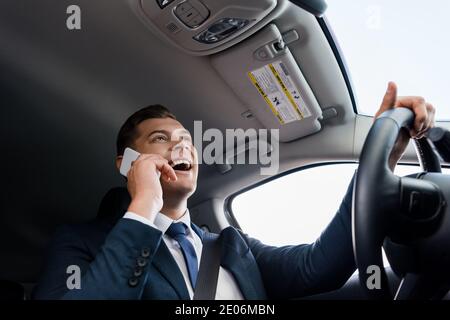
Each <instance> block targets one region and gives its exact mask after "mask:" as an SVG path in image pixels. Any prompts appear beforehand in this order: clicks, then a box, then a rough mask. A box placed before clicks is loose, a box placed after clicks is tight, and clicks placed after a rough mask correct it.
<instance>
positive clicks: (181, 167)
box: [170, 159, 192, 171]
mask: <svg viewBox="0 0 450 320" xmlns="http://www.w3.org/2000/svg"><path fill="white" fill-rule="evenodd" d="M170 166H171V167H172V168H173V169H174V170H177V171H189V170H191V169H192V163H191V162H190V161H189V160H187V159H177V160H173V161H171V162H170Z"/></svg>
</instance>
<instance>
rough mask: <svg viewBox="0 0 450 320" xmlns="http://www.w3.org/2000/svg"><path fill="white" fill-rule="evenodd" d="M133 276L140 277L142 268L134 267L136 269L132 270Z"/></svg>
mask: <svg viewBox="0 0 450 320" xmlns="http://www.w3.org/2000/svg"><path fill="white" fill-rule="evenodd" d="M133 275H134V276H135V277H140V276H141V275H142V268H140V267H136V268H135V269H134V273H133Z"/></svg>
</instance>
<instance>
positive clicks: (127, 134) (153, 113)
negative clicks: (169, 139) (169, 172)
mask: <svg viewBox="0 0 450 320" xmlns="http://www.w3.org/2000/svg"><path fill="white" fill-rule="evenodd" d="M153 118H172V119H175V120H176V118H175V116H174V115H173V113H171V112H170V111H169V109H167V108H166V107H164V106H162V105H160V104H154V105H151V106H148V107H145V108H142V109H140V110H138V111H136V112H135V113H133V114H132V115H131V116H130V117H129V118H128V119H127V120H126V121H125V123H124V124H123V125H122V127H121V128H120V130H119V134H118V135H117V141H116V148H117V155H118V156H121V155H123V153H124V151H125V148H126V147H128V146H130V145H131V144H132V143H133V141H134V140H135V139H136V127H137V126H138V125H139V124H140V123H141V122H143V121H144V120H147V119H153Z"/></svg>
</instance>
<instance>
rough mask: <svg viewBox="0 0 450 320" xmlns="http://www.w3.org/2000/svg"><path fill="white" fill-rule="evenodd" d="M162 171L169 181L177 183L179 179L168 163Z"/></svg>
mask: <svg viewBox="0 0 450 320" xmlns="http://www.w3.org/2000/svg"><path fill="white" fill-rule="evenodd" d="M160 171H161V172H162V173H163V175H164V177H165V179H166V180H167V181H176V180H177V179H178V178H177V175H176V173H175V170H173V168H172V167H171V166H170V165H169V164H168V163H166V164H164V166H163V167H162V168H161V170H160Z"/></svg>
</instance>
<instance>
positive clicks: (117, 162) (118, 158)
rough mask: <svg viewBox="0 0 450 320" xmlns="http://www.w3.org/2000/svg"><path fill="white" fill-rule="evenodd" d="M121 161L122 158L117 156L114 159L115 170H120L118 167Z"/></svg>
mask: <svg viewBox="0 0 450 320" xmlns="http://www.w3.org/2000/svg"><path fill="white" fill-rule="evenodd" d="M122 159H123V156H117V157H116V168H117V170H120V165H121V164H122Z"/></svg>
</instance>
